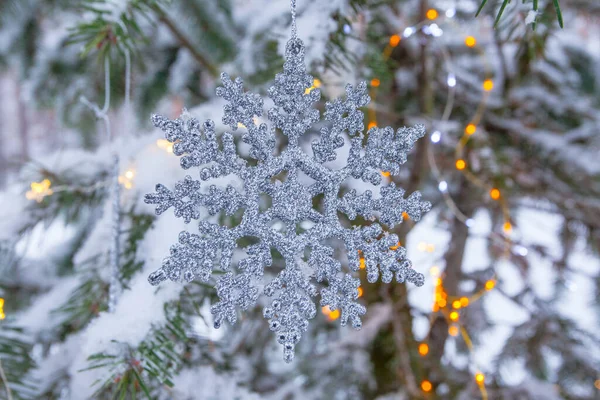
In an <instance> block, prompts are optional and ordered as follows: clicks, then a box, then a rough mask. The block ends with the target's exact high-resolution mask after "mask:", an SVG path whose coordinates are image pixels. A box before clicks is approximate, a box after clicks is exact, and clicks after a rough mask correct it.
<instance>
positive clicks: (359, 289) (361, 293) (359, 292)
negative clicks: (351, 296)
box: [356, 286, 363, 297]
mask: <svg viewBox="0 0 600 400" xmlns="http://www.w3.org/2000/svg"><path fill="white" fill-rule="evenodd" d="M356 290H357V291H358V297H362V295H363V288H361V287H360V286H359V287H358V288H357V289H356Z"/></svg>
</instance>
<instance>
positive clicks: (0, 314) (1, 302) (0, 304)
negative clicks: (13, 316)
mask: <svg viewBox="0 0 600 400" xmlns="http://www.w3.org/2000/svg"><path fill="white" fill-rule="evenodd" d="M4 318H6V314H4V299H3V298H2V297H0V320H2V319H4Z"/></svg>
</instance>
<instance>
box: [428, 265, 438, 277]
mask: <svg viewBox="0 0 600 400" xmlns="http://www.w3.org/2000/svg"><path fill="white" fill-rule="evenodd" d="M429 275H431V277H432V278H435V277H438V276H440V268H439V267H438V266H436V265H434V266H433V267H431V268H429Z"/></svg>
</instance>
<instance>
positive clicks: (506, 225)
mask: <svg viewBox="0 0 600 400" xmlns="http://www.w3.org/2000/svg"><path fill="white" fill-rule="evenodd" d="M502 230H503V231H504V233H511V232H512V225H511V223H510V222H508V221H507V222H505V223H504V225H502Z"/></svg>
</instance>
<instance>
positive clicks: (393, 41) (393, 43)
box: [390, 35, 400, 47]
mask: <svg viewBox="0 0 600 400" xmlns="http://www.w3.org/2000/svg"><path fill="white" fill-rule="evenodd" d="M398 44H400V36H399V35H392V36H390V46H392V47H396V46H398Z"/></svg>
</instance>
